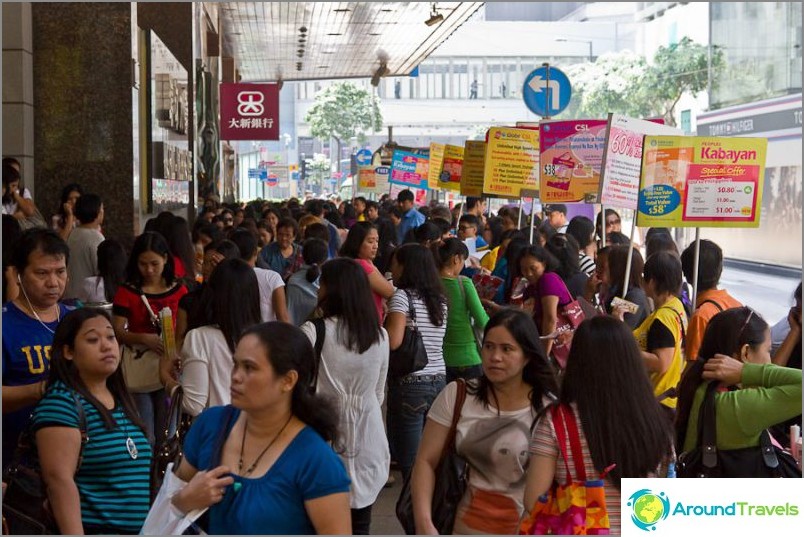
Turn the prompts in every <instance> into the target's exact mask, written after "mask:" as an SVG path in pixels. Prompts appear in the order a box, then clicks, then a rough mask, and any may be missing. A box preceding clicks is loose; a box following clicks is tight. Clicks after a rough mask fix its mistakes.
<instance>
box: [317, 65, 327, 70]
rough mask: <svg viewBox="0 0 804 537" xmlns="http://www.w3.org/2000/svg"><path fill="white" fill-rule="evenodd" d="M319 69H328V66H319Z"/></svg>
mask: <svg viewBox="0 0 804 537" xmlns="http://www.w3.org/2000/svg"><path fill="white" fill-rule="evenodd" d="M318 68H319V69H329V65H319V66H318Z"/></svg>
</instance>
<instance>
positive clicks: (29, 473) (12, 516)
mask: <svg viewBox="0 0 804 537" xmlns="http://www.w3.org/2000/svg"><path fill="white" fill-rule="evenodd" d="M71 393H72V396H73V401H74V402H75V409H76V412H77V413H78V428H79V430H80V431H81V450H80V451H79V453H78V464H77V465H76V468H75V471H76V473H78V469H79V468H81V461H82V459H83V456H84V446H85V445H86V443H87V441H88V440H89V436H87V416H86V413H85V412H84V407H83V405H81V401H80V400H79V399H78V394H76V393H75V392H73V391H71ZM3 481H4V482H5V483H6V484H7V486H6V492H5V494H3V520H4V525H7V526H8V531H9V534H11V535H59V534H60V533H61V532H60V531H59V527H58V525H57V524H56V519H55V517H54V516H53V512H52V511H51V509H50V502H49V501H48V497H47V487H46V486H45V483H44V481H43V480H42V468H41V467H40V465H39V453H38V452H37V449H36V438H35V436H34V433H33V431H32V428H31V426H29V427H28V428H27V429H26V430H25V431H24V432H23V433H22V435H20V439H19V442H18V443H17V448H16V450H15V451H14V458H13V460H12V462H11V465H10V466H9V467H8V469H7V470H6V472H5V474H4V475H3Z"/></svg>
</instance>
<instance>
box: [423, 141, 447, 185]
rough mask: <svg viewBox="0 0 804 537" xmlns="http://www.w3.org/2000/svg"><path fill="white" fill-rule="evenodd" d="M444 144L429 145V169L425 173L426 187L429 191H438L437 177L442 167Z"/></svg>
mask: <svg viewBox="0 0 804 537" xmlns="http://www.w3.org/2000/svg"><path fill="white" fill-rule="evenodd" d="M444 148H445V145H444V144H439V143H436V142H431V143H430V169H429V172H428V173H427V185H428V186H429V187H430V189H431V190H438V176H439V175H441V168H442V166H443V165H444Z"/></svg>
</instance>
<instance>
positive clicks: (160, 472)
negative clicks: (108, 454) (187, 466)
mask: <svg viewBox="0 0 804 537" xmlns="http://www.w3.org/2000/svg"><path fill="white" fill-rule="evenodd" d="M183 399H184V389H183V388H182V387H181V384H179V385H177V386H176V389H175V391H174V392H173V395H172V396H171V397H170V406H169V407H168V412H167V416H166V417H165V428H164V431H165V434H164V440H162V442H161V443H160V444H159V446H158V447H157V449H156V450H155V451H154V458H153V461H152V462H151V503H153V501H154V500H155V499H156V495H157V494H158V493H159V489H160V488H161V487H162V481H163V480H164V479H165V471H167V467H168V464H169V463H171V462H172V463H173V467H174V468H178V467H179V463H180V462H181V458H182V456H183V455H184V450H183V449H182V444H184V437H185V436H186V435H187V433H188V432H190V426H191V425H192V424H193V417H192V416H190V415H189V414H186V413H185V412H183V411H182V409H181V406H182V400H183Z"/></svg>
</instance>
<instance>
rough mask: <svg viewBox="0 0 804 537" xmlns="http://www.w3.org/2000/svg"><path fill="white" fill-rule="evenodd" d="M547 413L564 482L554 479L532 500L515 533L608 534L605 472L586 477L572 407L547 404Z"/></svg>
mask: <svg viewBox="0 0 804 537" xmlns="http://www.w3.org/2000/svg"><path fill="white" fill-rule="evenodd" d="M550 413H551V415H552V419H553V426H554V427H555V430H556V437H557V438H558V445H559V448H560V449H561V456H562V458H563V459H564V464H565V465H566V467H567V475H568V476H569V479H568V482H567V483H566V484H564V485H559V484H558V483H555V482H554V483H553V486H552V488H551V489H550V490H549V491H548V492H547V494H544V495H542V496H541V497H539V499H538V500H536V503H535V504H534V505H533V508H532V509H531V511H530V514H529V515H528V516H527V517H526V518H524V519H523V520H522V523H521V524H520V526H519V534H520V535H609V528H610V522H609V515H608V511H607V510H606V492H605V488H604V483H603V479H604V477H605V474H606V472H604V473H603V474H602V475H601V476H600V478H599V479H593V480H587V479H586V472H585V470H584V461H583V451H582V448H581V439H580V436H579V435H578V424H577V422H576V421H575V416H574V414H573V413H572V410H570V409H569V408H568V407H566V406H565V405H559V406H557V407H553V408H551V409H550ZM565 423H566V429H565ZM566 433H569V441H570V454H571V455H572V459H573V462H574V464H575V469H576V471H577V472H578V475H577V476H576V479H573V476H572V470H571V468H570V465H569V457H568V454H567V450H566V446H565V444H566V438H567V437H566V436H565V434H566ZM610 469H611V467H610V468H608V469H607V470H606V471H607V472H608V471H609V470H610Z"/></svg>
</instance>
